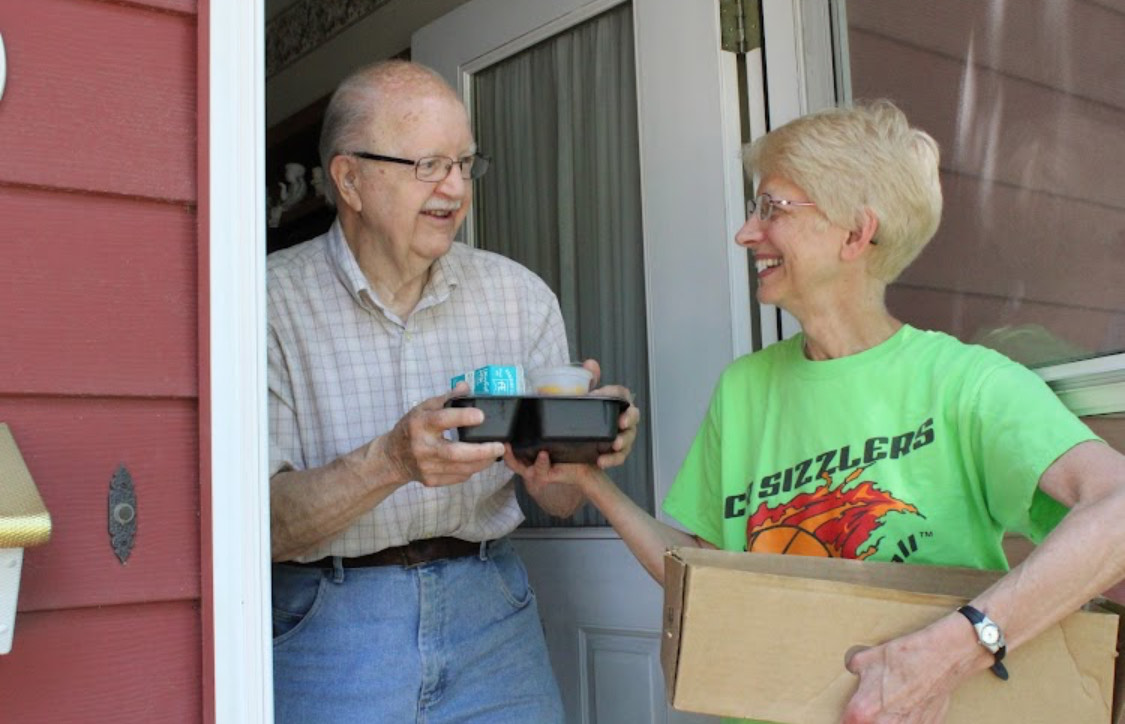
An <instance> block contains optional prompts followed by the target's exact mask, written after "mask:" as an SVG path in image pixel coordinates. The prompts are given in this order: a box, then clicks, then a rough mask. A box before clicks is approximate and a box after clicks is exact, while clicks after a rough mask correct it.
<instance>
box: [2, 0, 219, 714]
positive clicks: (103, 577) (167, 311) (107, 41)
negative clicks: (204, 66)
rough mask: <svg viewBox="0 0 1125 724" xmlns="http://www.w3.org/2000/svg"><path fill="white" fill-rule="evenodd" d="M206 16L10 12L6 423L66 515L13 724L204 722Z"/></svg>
mask: <svg viewBox="0 0 1125 724" xmlns="http://www.w3.org/2000/svg"><path fill="white" fill-rule="evenodd" d="M197 10H198V3H197V2H196V0H148V1H141V0H124V1H123V2H117V1H114V2H110V1H109V0H106V1H104V2H99V1H98V0H35V2H0V33H3V36H4V43H5V46H6V48H7V60H8V78H7V87H6V89H5V93H4V96H3V98H0V159H2V161H0V219H3V223H0V251H2V253H3V255H4V256H3V259H2V260H0V261H2V263H0V339H2V340H3V344H4V353H3V354H0V421H3V422H6V423H7V424H8V425H9V426H10V428H11V430H12V434H13V435H14V436H15V438H16V442H17V444H18V445H19V446H20V449H21V451H22V452H23V455H24V458H25V459H26V462H27V465H28V468H29V469H30V471H31V474H32V476H33V477H34V478H35V481H36V483H37V485H38V487H39V489H40V492H41V493H42V496H43V498H44V501H45V502H46V504H47V507H48V509H49V510H50V511H51V515H52V519H53V524H54V532H53V535H52V539H51V541H50V542H49V543H48V544H47V545H45V546H42V547H39V548H33V549H29V550H28V551H27V553H26V555H25V559H24V570H23V577H22V586H21V591H20V599H19V605H18V614H17V619H16V631H15V638H14V641H13V647H12V652H11V653H10V654H8V655H6V656H0V702H2V704H0V707H2V711H3V714H2V715H0V719H3V720H4V721H8V720H11V721H51V722H89V721H118V722H160V721H167V722H190V721H200V720H202V719H203V718H204V714H203V709H204V706H203V691H204V684H203V682H202V677H203V676H204V674H203V672H204V662H203V661H202V659H203V655H202V651H203V650H204V649H203V644H202V640H201V637H202V634H201V626H202V624H201V617H200V590H201V563H200V542H201V541H200V537H201V532H200V531H201V527H200V526H201V524H200V492H201V486H200V466H199V454H200V433H199V399H198V395H199V389H200V369H199V364H198V361H197V360H198V354H199V346H198V341H197V340H198V334H199V331H198V330H199V329H200V317H199V309H198V299H199V269H198V262H197V259H198V258H199V253H200V250H199V247H198V230H197V218H196V202H197V181H196V179H197V158H196V149H197V138H196V129H197V117H196V114H197V88H196V86H197V80H198V79H197V72H196V66H197V46H198V39H197V32H198V28H197V16H196V13H197ZM119 465H124V466H125V467H126V468H127V469H128V470H129V472H130V473H131V474H132V477H133V480H134V484H135V487H136V494H137V536H136V544H135V548H134V549H133V552H132V555H131V557H130V558H129V559H128V561H127V563H125V564H121V563H120V562H119V561H118V560H117V558H116V556H115V555H114V553H113V549H112V547H111V545H110V539H109V533H108V529H107V528H108V525H107V508H108V505H107V498H108V493H109V482H110V479H111V478H112V476H113V474H114V471H115V470H116V469H117V468H118V466H119Z"/></svg>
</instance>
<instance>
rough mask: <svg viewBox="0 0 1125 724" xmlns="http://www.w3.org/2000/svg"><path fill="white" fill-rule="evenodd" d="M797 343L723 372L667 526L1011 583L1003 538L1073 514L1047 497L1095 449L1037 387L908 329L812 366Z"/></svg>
mask: <svg viewBox="0 0 1125 724" xmlns="http://www.w3.org/2000/svg"><path fill="white" fill-rule="evenodd" d="M802 348H803V335H798V336H796V337H794V338H791V339H789V340H786V341H784V342H780V343H778V344H775V345H772V346H770V347H768V348H766V349H764V350H762V351H760V352H757V353H755V354H752V355H748V356H745V357H742V358H740V359H738V360H736V361H734V362H733V363H732V364H731V365H730V366H729V367H727V369H726V370H724V371H723V374H722V376H721V377H720V379H719V382H718V385H717V386H716V389H715V391H714V394H713V396H712V399H711V405H710V408H709V409H708V411H707V416H706V418H705V419H704V420H703V423H702V425H701V426H700V429H699V432H698V433H697V435H696V438H695V441H694V442H693V443H692V446H691V449H690V451H689V452H688V455H687V458H686V459H685V460H684V463H683V466H682V467H681V469H680V472H679V474H678V475H677V476H676V480H675V482H674V483H673V485H672V488H671V490H670V491H669V492H668V496H667V498H665V500H664V504H663V508H664V511H665V512H666V513H668V514H669V515H671V516H672V517H674V518H675V519H677V520H678V521H680V522H681V523H682V524H683V525H684V526H686V527H687V528H688V529H689V530H690V531H691V532H693V533H694V534H696V535H698V536H699V537H701V538H703V539H704V540H707V541H709V542H711V543H713V544H715V545H716V546H718V547H719V548H722V549H724V550H731V551H745V550H750V551H763V552H772V553H800V554H805V555H820V556H830V557H841V558H856V559H867V560H875V561H899V562H908V563H914V564H929V565H942V566H965V567H970V568H983V569H992V570H1006V569H1007V566H1008V564H1007V559H1006V557H1005V555H1004V550H1003V547H1002V541H1003V536H1004V533H1005V531H1013V532H1018V533H1023V534H1025V535H1027V536H1029V537H1030V538H1032V540H1035V541H1038V540H1040V539H1041V538H1042V537H1043V536H1044V535H1046V533H1048V532H1049V531H1050V530H1051V528H1053V527H1054V525H1055V524H1057V523H1058V521H1059V519H1061V517H1062V515H1064V514H1065V512H1066V510H1065V508H1063V506H1061V505H1060V504H1059V503H1057V502H1056V501H1054V500H1053V499H1051V498H1050V497H1049V496H1047V495H1046V494H1044V493H1043V492H1042V491H1040V490H1039V489H1038V481H1039V478H1040V476H1041V475H1042V474H1043V472H1044V471H1045V470H1046V469H1047V468H1048V467H1049V466H1050V465H1051V463H1053V462H1054V461H1055V460H1056V459H1058V457H1059V456H1060V455H1062V454H1063V453H1064V452H1066V451H1067V450H1069V449H1070V448H1072V447H1073V446H1074V445H1076V444H1078V443H1080V442H1083V441H1086V440H1096V439H1098V438H1097V436H1096V435H1094V433H1093V432H1092V431H1091V430H1090V429H1089V428H1088V427H1087V426H1086V425H1085V424H1084V423H1083V422H1082V421H1081V420H1079V419H1078V418H1076V417H1075V416H1074V415H1073V414H1072V413H1071V412H1070V411H1069V410H1067V409H1066V408H1065V407H1064V406H1063V404H1062V403H1061V402H1060V401H1059V400H1058V398H1057V397H1055V395H1054V393H1052V392H1051V390H1050V388H1048V387H1047V385H1046V384H1045V383H1044V382H1043V381H1042V380H1041V379H1040V378H1039V377H1038V376H1037V375H1035V374H1034V373H1033V372H1031V371H1030V370H1028V369H1026V368H1025V367H1023V366H1021V365H1019V364H1016V363H1015V362H1012V361H1011V360H1009V359H1008V358H1006V357H1004V356H1003V355H1001V354H999V353H997V352H994V351H992V350H989V349H985V348H983V347H978V346H973V345H966V344H963V343H961V342H959V341H958V340H956V339H954V338H953V337H950V336H948V335H946V334H943V333H940V332H924V331H920V330H917V329H914V328H913V327H910V326H904V327H903V328H902V329H900V330H899V331H898V332H897V333H895V334H894V335H893V336H892V337H891V338H890V339H888V340H887V341H886V342H884V343H882V344H880V345H879V346H877V347H874V348H872V349H869V350H866V351H864V352H861V353H859V354H856V355H852V356H849V357H844V358H841V359H835V360H825V361H819V362H813V361H810V360H808V359H806V358H805V356H804V354H803V352H802Z"/></svg>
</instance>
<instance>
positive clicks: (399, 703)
mask: <svg viewBox="0 0 1125 724" xmlns="http://www.w3.org/2000/svg"><path fill="white" fill-rule="evenodd" d="M273 634H274V638H273V659H274V666H273V672H274V673H273V675H274V712H275V722H277V724H290V723H292V724H314V723H316V722H325V723H326V724H328V723H331V724H345V723H346V722H362V723H363V724H371V723H378V724H383V723H384V722H385V723H388V724H399V723H400V722H401V723H403V724H406V723H408V722H416V723H417V724H445V723H447V722H448V723H450V724H452V723H453V722H458V723H460V722H479V723H480V724H506V723H508V722H511V724H554V723H555V722H561V721H563V711H562V703H561V700H560V697H559V691H558V685H557V684H556V682H555V678H554V674H553V673H552V671H551V665H550V662H549V661H548V658H547V646H546V643H545V641H544V639H543V630H542V627H541V624H540V622H539V614H538V610H537V608H536V605H535V594H534V593H533V592H532V590H531V588H530V587H529V586H528V582H527V571H526V570H525V569H524V566H523V562H522V561H521V560H520V559H519V557H518V556H517V555H516V553H515V551H514V550H513V548H512V545H511V543H510V542H509V541H507V540H506V539H504V540H500V541H496V542H493V543H490V544H487V546H482V550H481V554H480V555H479V556H467V557H464V558H452V559H445V560H439V561H434V562H432V563H426V564H423V565H420V566H417V567H414V568H402V567H399V566H380V567H374V568H347V569H345V568H342V567H339V566H337V567H336V568H335V569H323V570H322V569H316V568H305V567H298V566H290V565H285V564H276V565H274V567H273Z"/></svg>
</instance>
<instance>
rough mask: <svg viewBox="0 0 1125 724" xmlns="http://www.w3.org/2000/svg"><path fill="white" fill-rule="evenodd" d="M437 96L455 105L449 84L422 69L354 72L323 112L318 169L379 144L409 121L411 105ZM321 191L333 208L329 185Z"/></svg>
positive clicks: (397, 64) (391, 66) (387, 65)
mask: <svg viewBox="0 0 1125 724" xmlns="http://www.w3.org/2000/svg"><path fill="white" fill-rule="evenodd" d="M443 96H444V97H448V98H449V99H452V100H455V101H457V102H458V104H460V99H459V98H458V97H457V94H456V93H455V92H454V90H453V88H452V87H450V85H449V83H447V82H446V80H445V79H444V78H443V77H441V75H439V74H438V73H437V72H436V71H434V70H432V69H430V68H427V67H426V66H424V65H419V64H417V63H411V62H409V61H405V60H384V61H379V62H378V63H374V64H372V65H368V66H365V67H363V68H360V69H359V70H357V71H355V72H354V73H352V74H351V75H349V76H348V77H347V78H345V79H344V80H343V81H342V82H341V83H340V85H339V86H338V87H337V88H336V92H335V93H334V94H333V95H332V100H331V101H329V103H328V108H327V110H325V112H324V125H323V127H322V128H321V131H320V149H319V151H320V164H321V166H322V167H323V168H325V169H328V168H329V167H330V166H331V163H332V158H333V157H334V156H336V155H338V154H340V153H343V152H345V151H348V150H351V149H355V148H363V147H365V146H367V145H370V144H371V143H372V142H374V143H376V144H379V143H382V142H383V138H384V137H385V135H386V134H389V133H392V132H393V130H394V124H395V123H397V122H401V121H409V117H410V114H411V113H412V110H411V106H412V105H413V102H414V101H416V100H418V99H420V98H433V97H443ZM466 122H467V116H466ZM372 133H374V134H375V137H374V138H372ZM325 191H326V193H327V195H328V196H329V199H330V200H331V201H333V202H335V201H336V189H335V188H334V187H333V185H332V184H327V185H326V188H325Z"/></svg>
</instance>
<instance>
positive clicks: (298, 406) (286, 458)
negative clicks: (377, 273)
mask: <svg viewBox="0 0 1125 724" xmlns="http://www.w3.org/2000/svg"><path fill="white" fill-rule="evenodd" d="M268 265H269V267H268V268H269V272H268V297H269V340H268V343H269V348H268V354H269V392H270V395H269V417H270V474H271V475H273V474H274V473H277V472H279V471H282V470H286V469H295V470H305V469H310V468H315V467H320V466H322V465H326V464H327V463H329V462H331V461H332V460H333V459H335V458H337V457H339V456H340V455H342V454H344V453H347V452H350V451H351V450H354V449H355V448H357V447H359V446H360V445H362V444H364V443H366V442H368V441H370V440H371V439H373V438H375V437H377V436H379V435H382V434H384V433H386V432H388V431H389V430H390V429H391V428H392V427H394V425H395V423H396V422H397V421H398V420H399V419H400V418H401V417H402V416H403V415H405V414H406V413H407V411H409V410H410V409H411V408H412V407H414V406H415V405H417V404H418V403H419V402H421V401H423V400H424V399H426V398H429V397H433V396H435V395H438V394H441V393H443V392H445V391H446V390H448V389H449V388H450V379H451V378H452V377H454V376H455V375H457V374H460V373H463V372H467V371H471V370H473V369H476V368H477V367H482V366H484V365H486V364H501V365H517V364H518V365H522V366H523V368H524V369H525V370H530V369H534V368H536V367H541V366H547V365H555V364H562V363H565V362H566V361H567V360H568V359H569V353H568V350H567V342H566V331H565V328H564V326H563V321H562V315H561V313H560V312H559V305H558V300H557V299H556V298H555V295H554V293H552V292H551V290H550V288H549V287H548V286H547V285H546V284H545V283H544V282H543V280H541V279H540V278H539V277H537V276H536V275H535V274H533V273H531V272H530V271H528V270H527V269H526V268H524V267H523V266H520V265H519V264H517V263H515V262H513V261H512V260H510V259H507V258H505V257H503V256H500V255H498V254H493V253H491V252H487V251H482V250H479V249H473V248H470V247H467V246H465V245H464V244H461V243H454V244H453V246H452V248H451V249H450V251H449V252H448V253H447V254H445V255H444V256H442V257H441V258H440V259H438V260H437V261H436V262H435V263H434V265H433V267H432V269H431V273H430V279H429V281H428V283H427V284H426V287H425V289H424V290H423V292H422V298H421V300H420V301H419V302H418V305H417V306H416V307H415V309H414V310H413V311H412V312H411V314H410V315H409V317H408V318H407V319H405V320H403V319H400V318H399V317H398V316H397V315H396V314H395V313H394V312H392V311H390V310H389V309H387V308H386V307H385V306H383V304H382V303H381V302H380V301H379V299H378V298H377V297H376V295H375V293H374V291H373V290H372V289H371V287H370V285H369V283H368V281H367V279H366V277H365V276H364V275H363V272H362V271H361V270H360V268H359V264H358V263H357V262H356V260H355V257H354V256H353V254H352V253H351V250H350V249H349V248H348V245H347V242H346V241H345V240H344V235H343V232H342V231H341V229H340V225H339V223H338V222H337V223H336V224H334V225H333V227H332V229H331V230H329V231H328V233H326V234H324V235H322V236H319V237H317V238H315V239H312V240H311V241H308V242H305V243H303V244H300V245H298V246H295V247H291V248H289V249H284V250H281V251H278V252H275V253H273V254H271V255H270V256H269V258H268ZM511 477H512V475H511V471H509V470H508V469H507V467H506V466H505V465H504V464H503V463H497V464H495V465H492V466H491V467H489V468H488V469H486V470H485V471H483V472H481V473H479V474H477V475H475V476H473V477H472V478H470V479H469V480H468V481H467V482H465V483H463V484H460V485H452V486H445V487H438V488H427V487H425V486H423V485H422V484H420V483H418V482H410V483H408V484H406V485H405V486H403V487H402V488H400V489H398V490H396V491H395V492H394V493H393V494H392V495H391V496H390V497H389V498H387V499H386V500H384V501H383V502H382V503H380V504H379V505H377V506H376V507H374V508H372V509H371V510H368V511H365V512H364V513H362V514H361V515H360V516H359V517H358V518H356V520H355V521H354V522H353V523H352V525H351V526H350V527H349V528H347V529H346V530H344V531H343V532H342V533H340V534H339V535H337V536H336V537H334V538H332V539H329V540H326V541H325V542H324V543H322V544H321V545H319V546H317V547H315V548H313V549H311V550H309V551H307V552H306V553H305V555H304V556H302V557H301V559H300V560H305V561H310V560H317V559H319V558H323V557H325V556H332V555H338V556H358V555H363V554H366V553H373V552H375V551H378V550H382V549H383V548H387V547H390V546H396V545H403V544H405V543H408V542H409V541H411V540H417V539H421V538H433V537H436V536H455V537H458V538H463V539H465V540H472V541H475V540H488V539H493V538H498V537H501V536H504V535H507V534H508V533H510V532H511V531H512V530H514V529H515V528H516V526H518V525H519V524H520V522H521V521H522V520H523V514H522V513H521V511H520V509H519V505H518V503H517V502H516V498H515V490H514V486H513V484H512V482H511Z"/></svg>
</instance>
